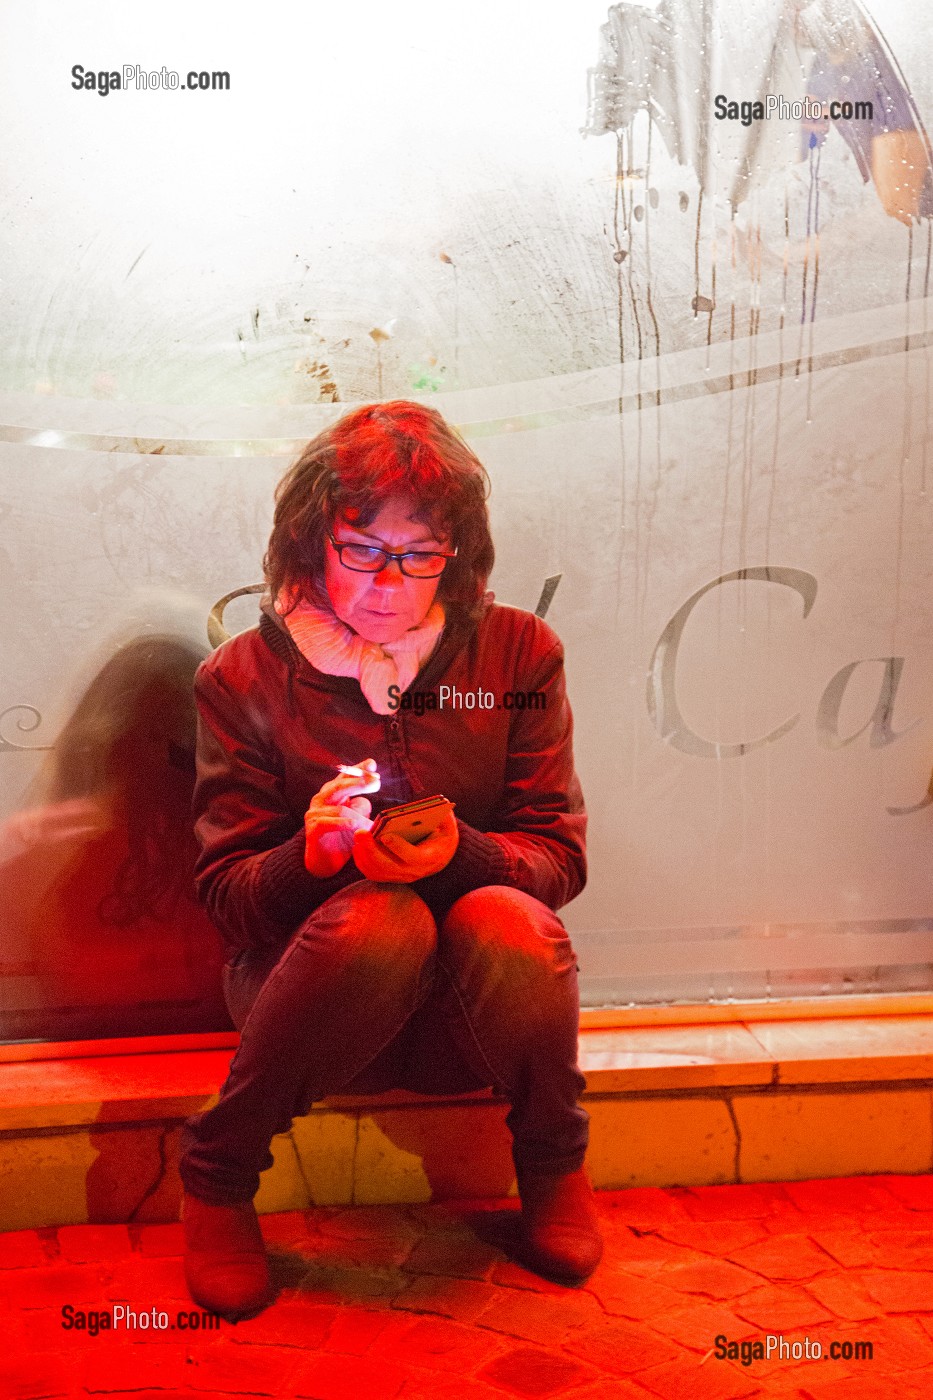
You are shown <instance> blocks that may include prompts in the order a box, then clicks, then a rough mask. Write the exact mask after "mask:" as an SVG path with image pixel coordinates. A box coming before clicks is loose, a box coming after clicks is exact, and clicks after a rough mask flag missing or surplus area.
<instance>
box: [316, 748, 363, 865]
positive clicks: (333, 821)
mask: <svg viewBox="0 0 933 1400" xmlns="http://www.w3.org/2000/svg"><path fill="white" fill-rule="evenodd" d="M355 766H356V767H358V768H362V769H363V770H364V772H363V777H361V778H356V777H353V776H352V775H351V774H349V773H341V774H340V776H339V777H337V778H332V779H331V781H330V782H329V783H325V784H324V786H323V787H322V788H321V790H320V792H317V793H315V795H314V796H313V797H312V799H311V802H310V805H309V807H308V810H307V812H305V867H306V869H308V870H310V872H311V874H312V875H317V876H318V877H319V878H320V879H322V880H323V879H326V878H327V877H328V875H336V874H337V871H338V870H342V869H343V867H344V866H345V865H346V863H347V861H348V860H349V859H350V856H351V854H352V852H353V838H354V836H355V835H356V834H357V833H359V834H360V835H366V834H368V832H369V828H370V827H371V826H372V822H371V821H370V820H369V814H370V812H371V811H372V805H371V803H370V802H369V801H368V799H367V798H365V797H363V796H362V794H363V793H364V792H378V791H379V784H380V778H379V773H378V771H377V769H376V760H375V759H374V758H367V759H365V760H364V761H363V762H362V763H359V764H356V765H355Z"/></svg>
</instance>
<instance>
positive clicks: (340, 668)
mask: <svg viewBox="0 0 933 1400" xmlns="http://www.w3.org/2000/svg"><path fill="white" fill-rule="evenodd" d="M287 607H288V601H287V600H283V599H282V598H281V597H279V598H276V600H275V610H276V612H277V613H278V614H279V616H280V617H281V618H282V621H283V622H284V623H285V626H286V627H287V628H288V631H289V633H290V635H291V638H292V640H293V642H294V643H295V645H296V647H297V648H298V650H299V651H300V652H301V654H302V656H303V657H304V658H305V660H306V661H310V662H311V665H312V666H314V667H315V669H316V670H318V671H323V672H324V674H325V675H328V676H355V677H356V679H357V680H358V681H359V683H360V689H361V690H362V692H363V694H364V695H365V696H366V699H367V700H368V702H369V707H370V709H371V710H372V711H373V712H374V713H375V714H377V715H389V714H393V713H394V712H395V710H396V709H397V708H398V706H397V705H395V706H391V705H390V704H389V686H391V685H397V686H398V688H399V690H401V691H405V690H407V689H408V687H409V686H410V685H411V683H412V681H413V680H414V679H415V676H416V675H417V674H418V672H419V671H420V670H421V667H422V665H423V664H424V662H425V661H426V660H427V658H428V657H429V656H430V654H431V652H432V651H433V650H434V647H435V646H436V644H437V639H438V637H439V636H440V635H441V633H442V632H443V630H444V621H445V618H444V609H443V607H442V606H441V604H440V603H438V602H437V601H436V600H435V602H434V603H433V604H432V606H431V609H430V611H429V612H428V614H427V616H426V617H425V618H424V620H423V621H422V622H420V623H419V624H418V626H417V627H412V628H410V629H409V631H407V632H406V633H405V635H404V636H403V637H400V638H399V639H398V641H397V642H367V641H366V640H365V638H363V637H361V636H360V635H359V634H358V633H357V632H354V631H353V629H352V628H350V627H348V626H347V625H346V623H344V622H341V621H340V619H339V618H338V617H337V616H336V614H335V613H334V612H333V610H332V609H331V608H321V607H315V606H314V604H313V603H309V602H308V601H307V599H305V598H302V599H300V601H299V602H298V603H296V605H295V606H294V608H292V609H291V611H289V612H287V613H286V609H287Z"/></svg>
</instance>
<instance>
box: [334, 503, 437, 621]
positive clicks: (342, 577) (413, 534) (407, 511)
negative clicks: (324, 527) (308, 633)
mask: <svg viewBox="0 0 933 1400" xmlns="http://www.w3.org/2000/svg"><path fill="white" fill-rule="evenodd" d="M415 509H416V506H415V502H414V501H413V500H412V499H411V497H408V496H390V497H389V499H388V500H387V501H386V502H385V504H384V505H383V507H382V509H381V510H380V511H379V514H378V515H376V516H375V517H374V518H373V519H372V520H371V521H370V523H369V524H368V525H367V526H366V527H365V528H364V527H362V526H359V527H357V526H355V525H354V524H353V523H352V520H351V519H350V518H349V517H347V516H344V515H339V516H338V517H337V519H336V521H335V523H334V528H333V530H332V532H331V533H332V534H333V536H334V539H335V540H337V542H338V544H368V545H375V546H376V547H377V548H379V547H384V548H386V549H389V550H392V551H393V552H395V553H397V554H401V553H402V552H403V551H404V550H408V549H417V550H423V551H424V552H426V553H430V552H432V551H437V552H440V553H449V552H450V541H449V540H448V539H447V538H446V537H444V536H440V537H438V536H437V535H433V534H432V533H431V526H430V525H423V524H422V523H421V522H420V521H418V520H415V519H413V515H414V512H415ZM439 584H440V578H408V577H407V575H405V574H403V573H402V571H401V569H400V567H399V562H398V560H397V559H390V560H389V561H388V563H387V564H386V567H385V568H384V569H380V571H379V573H378V574H360V573H356V572H355V571H354V570H352V569H346V568H344V566H343V565H342V564H341V562H340V558H339V556H338V554H337V551H336V550H335V549H334V547H333V545H332V544H331V542H330V540H327V542H326V543H325V546H324V585H325V587H326V589H327V595H328V597H329V598H330V603H331V607H332V608H333V610H334V612H335V613H336V614H337V616H338V617H339V618H340V620H341V622H345V623H346V625H347V626H348V627H352V629H353V631H354V632H356V633H358V635H359V636H361V637H363V638H364V639H365V640H366V641H367V642H397V641H398V640H399V639H400V638H401V637H403V636H404V635H405V633H406V632H407V631H408V630H409V629H410V628H412V627H417V626H418V624H419V622H423V621H424V618H425V617H426V616H427V614H428V612H429V610H430V608H431V604H432V603H433V602H434V598H435V596H436V594H437V590H438V586H439Z"/></svg>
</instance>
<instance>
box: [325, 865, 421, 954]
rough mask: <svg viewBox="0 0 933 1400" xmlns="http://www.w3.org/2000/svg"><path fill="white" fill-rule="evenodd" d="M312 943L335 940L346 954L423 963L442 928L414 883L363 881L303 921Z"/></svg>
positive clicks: (336, 896)
mask: <svg viewBox="0 0 933 1400" xmlns="http://www.w3.org/2000/svg"><path fill="white" fill-rule="evenodd" d="M299 936H300V937H301V938H302V941H303V942H305V943H308V944H318V943H320V941H321V940H322V939H323V940H328V941H330V938H333V940H334V941H335V942H336V943H337V944H338V945H339V947H340V949H341V950H342V951H343V953H344V954H345V955H348V954H350V951H351V949H352V950H353V953H355V954H356V955H357V956H367V955H373V956H375V957H377V958H378V959H379V960H380V961H381V962H384V961H385V960H386V959H387V958H393V959H397V960H398V961H399V962H404V961H406V960H407V959H408V958H411V959H412V960H413V961H415V962H423V961H424V960H425V959H426V958H427V957H429V956H431V955H433V953H434V952H435V950H436V947H437V926H436V924H435V922H434V916H433V915H432V913H431V911H430V909H429V908H428V906H427V905H426V904H425V902H424V900H423V899H421V898H420V896H418V895H417V894H415V892H414V890H412V889H411V888H410V887H409V886H408V885H400V884H387V883H386V884H376V883H375V882H373V881H371V880H359V881H357V882H356V883H355V884H353V885H348V886H347V888H346V889H344V890H341V891H340V893H339V894H336V895H333V896H332V897H331V898H330V899H328V900H327V901H326V903H324V904H322V905H321V906H320V907H319V908H318V909H316V910H315V911H314V913H313V914H312V915H311V916H310V918H308V919H307V920H306V921H305V923H304V924H303V925H302V927H301V930H300V934H299Z"/></svg>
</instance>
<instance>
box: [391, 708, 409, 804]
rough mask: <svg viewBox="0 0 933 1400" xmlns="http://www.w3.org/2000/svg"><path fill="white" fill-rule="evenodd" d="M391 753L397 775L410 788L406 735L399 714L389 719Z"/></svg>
mask: <svg viewBox="0 0 933 1400" xmlns="http://www.w3.org/2000/svg"><path fill="white" fill-rule="evenodd" d="M389 753H390V755H391V758H392V767H393V768H394V769H395V777H396V778H397V779H398V780H400V781H401V782H402V783H403V784H404V785H405V786H406V787H408V788H410V787H411V784H410V782H409V781H408V774H407V770H406V767H405V762H404V758H405V736H404V733H403V731H402V721H401V717H400V716H399V715H393V716H392V718H391V719H390V720H389Z"/></svg>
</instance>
